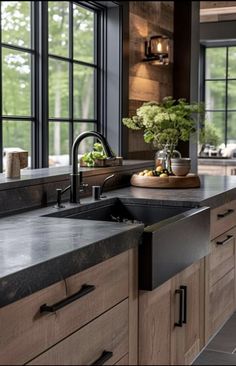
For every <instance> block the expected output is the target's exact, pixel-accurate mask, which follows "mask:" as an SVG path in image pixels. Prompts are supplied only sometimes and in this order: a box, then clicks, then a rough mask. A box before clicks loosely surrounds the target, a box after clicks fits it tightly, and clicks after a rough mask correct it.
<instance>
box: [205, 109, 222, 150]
mask: <svg viewBox="0 0 236 366" xmlns="http://www.w3.org/2000/svg"><path fill="white" fill-rule="evenodd" d="M206 121H208V122H210V123H212V125H213V126H214V127H215V129H216V132H217V133H218V135H219V137H220V144H222V143H224V142H225V113H224V112H207V113H206Z"/></svg>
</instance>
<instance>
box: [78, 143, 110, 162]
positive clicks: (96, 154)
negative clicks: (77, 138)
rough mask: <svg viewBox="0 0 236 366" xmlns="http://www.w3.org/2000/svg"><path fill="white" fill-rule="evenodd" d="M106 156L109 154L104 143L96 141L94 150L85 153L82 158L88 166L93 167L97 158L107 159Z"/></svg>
mask: <svg viewBox="0 0 236 366" xmlns="http://www.w3.org/2000/svg"><path fill="white" fill-rule="evenodd" d="M106 157H107V156H106V154H105V151H104V149H103V146H102V144H100V143H99V142H96V143H95V144H94V145H93V150H92V151H90V152H88V153H86V154H84V155H83V156H82V158H81V159H82V160H83V162H85V163H86V165H87V166H88V167H93V166H94V165H95V161H96V160H97V159H99V160H101V159H105V158H106Z"/></svg>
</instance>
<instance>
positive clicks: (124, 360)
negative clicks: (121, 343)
mask: <svg viewBox="0 0 236 366" xmlns="http://www.w3.org/2000/svg"><path fill="white" fill-rule="evenodd" d="M116 365H124V366H127V365H129V355H125V356H124V357H122V359H121V360H120V361H118V362H116Z"/></svg>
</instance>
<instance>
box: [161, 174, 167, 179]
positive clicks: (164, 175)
mask: <svg viewBox="0 0 236 366" xmlns="http://www.w3.org/2000/svg"><path fill="white" fill-rule="evenodd" d="M166 177H168V175H167V174H166V173H162V174H161V175H160V178H166Z"/></svg>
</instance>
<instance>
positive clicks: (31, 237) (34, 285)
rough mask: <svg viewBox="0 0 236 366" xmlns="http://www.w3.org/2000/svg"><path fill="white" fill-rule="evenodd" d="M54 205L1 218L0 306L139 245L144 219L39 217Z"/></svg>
mask: <svg viewBox="0 0 236 366" xmlns="http://www.w3.org/2000/svg"><path fill="white" fill-rule="evenodd" d="M52 210H53V209H52V208H51V209H40V210H35V211H31V212H28V213H25V214H19V215H14V216H9V217H8V218H4V219H0V307H2V306H5V305H7V304H9V303H12V302H14V301H17V300H19V299H21V298H23V297H25V296H28V295H30V294H32V293H34V292H36V291H38V290H41V289H43V288H45V287H47V286H49V285H51V284H53V283H55V282H58V281H60V280H62V279H64V278H67V277H69V276H71V275H73V274H75V273H78V272H81V271H83V270H85V269H87V268H89V267H91V266H93V265H95V264H97V263H100V262H102V261H104V260H106V259H108V258H110V257H113V256H115V255H117V254H120V253H122V252H123V251H126V250H128V249H130V248H133V247H135V246H138V244H139V240H140V237H141V235H142V233H143V225H142V224H124V223H112V222H102V221H90V220H75V219H74V220H73V219H67V218H63V219H62V218H51V217H40V216H39V215H42V214H46V213H47V212H48V211H52ZM54 211H55V209H54Z"/></svg>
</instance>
